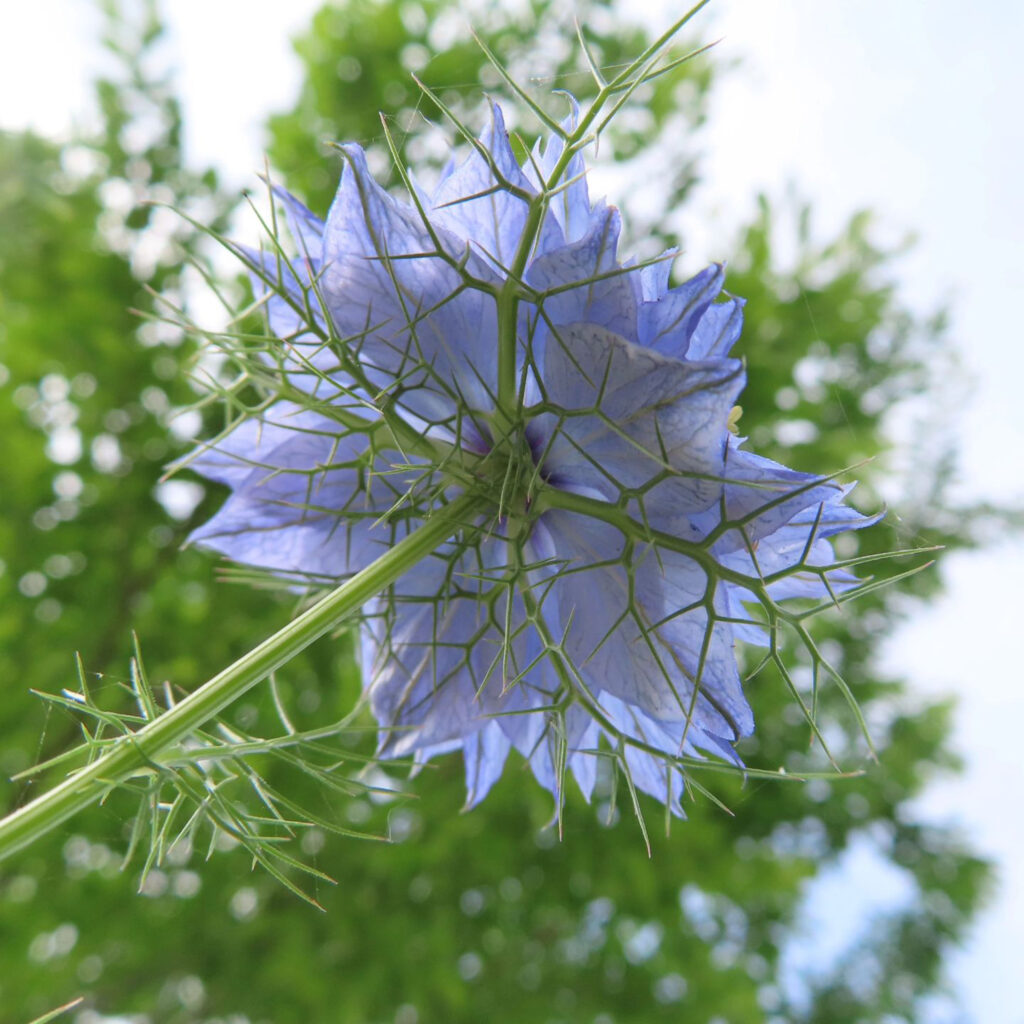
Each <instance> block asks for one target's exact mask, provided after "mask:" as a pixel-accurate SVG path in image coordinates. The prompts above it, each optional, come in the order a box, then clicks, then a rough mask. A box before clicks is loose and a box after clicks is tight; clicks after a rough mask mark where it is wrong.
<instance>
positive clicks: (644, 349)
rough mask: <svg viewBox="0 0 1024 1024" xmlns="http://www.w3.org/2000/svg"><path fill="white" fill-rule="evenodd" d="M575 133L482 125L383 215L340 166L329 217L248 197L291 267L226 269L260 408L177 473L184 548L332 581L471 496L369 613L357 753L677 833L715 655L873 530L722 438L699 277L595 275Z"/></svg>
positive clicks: (364, 183)
mask: <svg viewBox="0 0 1024 1024" xmlns="http://www.w3.org/2000/svg"><path fill="white" fill-rule="evenodd" d="M585 129H586V115H584V117H583V118H580V116H579V113H578V111H576V109H575V106H574V109H573V113H572V114H571V116H570V117H569V118H568V119H567V120H566V121H565V122H564V123H563V125H562V127H561V130H560V132H557V133H555V134H553V135H552V137H551V138H550V139H548V140H547V142H546V143H545V144H543V145H542V144H538V146H537V147H535V148H534V150H533V152H532V153H531V154H530V156H529V158H528V159H527V160H526V162H525V163H524V164H523V165H522V166H520V164H519V163H518V161H517V160H516V158H515V156H514V154H513V151H512V148H511V146H510V143H509V139H508V136H507V134H506V131H505V128H504V123H503V119H502V113H501V110H500V109H499V108H498V107H497V106H495V107H493V109H492V119H491V123H490V125H489V126H488V127H487V129H486V130H485V131H484V132H483V134H482V135H481V137H480V138H479V140H477V141H476V142H475V144H474V145H473V147H472V149H471V151H470V153H469V155H468V157H466V158H465V159H464V160H463V161H462V162H461V163H459V164H457V165H455V164H452V165H450V166H449V168H448V169H447V170H446V171H445V172H444V174H443V175H442V177H441V180H440V181H439V183H438V184H437V186H436V187H435V188H434V189H433V190H432V191H429V192H428V191H427V190H425V189H423V188H422V187H420V186H419V185H418V184H417V183H416V182H415V181H412V180H411V179H409V180H407V185H408V187H409V196H410V198H409V199H408V200H407V201H403V200H400V199H397V198H395V197H393V196H392V195H390V194H389V193H388V192H386V191H384V190H383V189H382V188H381V187H380V186H379V185H378V184H377V183H376V182H375V181H374V180H373V178H372V177H371V175H370V173H369V171H368V169H367V167H366V162H365V158H364V155H363V152H362V150H361V149H360V148H359V147H358V146H354V145H350V146H346V147H343V152H344V154H345V157H346V167H345V170H344V173H343V176H342V180H341V184H340V186H339V189H338V194H337V198H336V199H335V201H334V204H333V206H332V207H331V210H330V212H329V214H328V216H327V219H326V221H321V220H319V219H318V218H317V217H315V216H314V215H313V214H312V213H310V211H309V210H307V209H306V208H305V207H304V206H303V205H302V204H301V203H300V202H299V201H298V200H297V199H295V198H294V197H293V196H291V195H289V194H288V193H286V192H284V191H283V190H275V194H276V197H277V200H278V202H279V203H280V205H281V207H282V208H283V210H284V213H285V215H286V218H287V223H288V226H289V230H290V234H291V236H292V238H293V240H294V243H295V255H292V256H288V255H286V254H285V252H284V250H282V249H281V248H280V247H278V246H277V245H276V244H275V246H274V247H273V249H272V251H270V252H264V253H256V252H252V251H249V250H242V249H239V250H237V251H238V252H239V253H240V254H241V256H242V257H243V259H245V261H246V262H247V263H248V265H249V267H250V268H251V270H252V272H253V279H254V281H255V287H256V292H257V295H258V297H260V298H261V299H262V302H263V304H264V308H265V310H266V315H267V319H268V322H269V328H270V334H271V335H272V337H273V339H275V340H274V341H273V342H272V345H271V347H269V348H268V349H267V350H266V351H265V352H263V353H261V355H260V357H259V362H258V363H257V364H253V365H251V366H249V367H248V368H247V377H248V379H250V380H252V379H262V380H263V381H264V382H266V383H267V386H268V391H269V392H270V393H271V394H272V395H274V396H276V397H275V398H274V399H273V400H270V401H268V403H267V404H266V405H265V406H264V407H263V408H262V409H261V410H260V411H259V412H258V414H254V415H252V416H250V417H248V418H246V419H244V420H243V421H241V422H240V423H238V424H237V425H236V426H234V427H233V428H232V429H231V430H229V431H228V432H227V433H225V434H224V435H223V436H221V437H220V438H218V439H216V440H214V441H212V442H210V443H209V444H208V445H205V446H203V447H202V448H201V449H200V450H199V451H197V452H196V453H194V454H193V456H192V457H191V458H190V460H189V464H190V466H191V468H193V469H194V470H196V471H197V472H199V473H201V474H203V475H204V476H206V477H208V478H210V479H211V480H215V481H217V482H220V483H223V484H225V485H227V486H228V487H229V488H230V489H231V494H230V497H229V498H228V499H227V501H226V502H225V503H224V505H223V507H222V508H221V509H220V511H219V512H218V513H217V514H216V515H215V516H214V517H213V518H212V519H211V520H210V521H209V522H208V523H206V524H205V525H203V526H201V527H200V528H199V529H198V530H196V531H195V532H194V533H193V534H192V538H191V539H192V540H194V541H196V542H199V543H201V544H203V545H205V546H207V547H210V548H213V549H215V550H217V551H219V552H221V553H222V554H224V555H226V556H227V557H229V558H231V559H233V560H235V561H237V562H241V563H244V564H247V565H252V566H257V567H260V568H262V569H266V570H269V571H270V572H272V573H274V574H277V575H279V576H283V577H285V578H287V579H290V580H294V581H295V582H296V583H304V584H311V585H315V586H328V585H333V584H334V583H336V582H337V581H339V580H343V579H345V578H347V577H349V576H351V575H352V574H354V573H356V572H358V571H360V570H361V569H364V568H365V567H367V566H368V565H370V564H371V563H372V562H373V561H374V559H375V558H376V557H378V556H379V555H381V554H382V553H383V552H385V551H387V550H388V549H389V548H390V547H391V546H393V545H394V543H395V542H396V541H397V540H399V539H401V538H402V537H404V536H405V535H407V534H408V533H410V532H411V531H413V530H415V529H416V528H417V526H418V525H420V524H421V523H422V522H424V521H425V520H426V519H427V518H428V517H429V516H431V515H432V514H437V513H438V511H439V510H442V509H444V508H445V507H446V506H447V505H448V504H449V503H450V502H451V501H452V500H453V498H454V497H455V496H457V495H459V494H462V493H467V492H468V493H475V494H479V495H480V496H481V499H482V501H481V507H482V508H483V509H484V511H482V512H481V513H480V514H479V515H477V516H476V517H474V518H473V520H472V521H469V522H464V523H461V524H459V525H458V527H457V528H454V529H453V532H452V536H451V538H450V540H449V541H448V542H447V543H446V544H445V545H444V546H443V547H442V548H440V549H438V550H437V551H435V552H434V553H433V554H432V555H431V556H430V557H428V558H427V559H425V560H424V561H421V562H419V563H418V564H415V565H411V566H409V568H408V569H407V571H405V572H404V574H403V575H402V576H401V577H400V578H399V579H398V580H397V582H395V583H394V584H393V585H392V586H391V587H389V588H388V589H387V590H386V591H385V592H384V593H382V594H380V595H379V596H378V597H377V598H375V599H374V600H373V601H371V602H370V603H369V604H368V605H367V606H366V608H365V609H364V613H363V616H362V624H361V636H362V663H363V671H364V679H365V689H366V694H367V698H368V702H369V705H370V707H371V708H372V711H373V714H374V715H375V716H376V719H377V722H378V723H379V725H380V745H379V753H380V755H381V756H383V757H408V758H412V759H413V760H414V761H417V762H422V761H425V760H426V759H428V758H431V757H433V756H435V755H436V754H439V753H441V752H444V751H450V750H457V749H459V750H461V751H462V754H463V758H464V760H465V768H466V783H467V789H468V802H469V804H475V803H476V802H478V801H479V800H480V799H482V798H483V797H484V796H485V795H486V793H487V791H488V790H489V789H490V787H491V786H492V785H493V783H494V782H495V781H496V779H497V778H498V777H499V775H500V774H501V771H502V767H503V765H504V763H505V760H506V757H507V755H508V753H509V752H510V751H511V750H512V749H513V748H515V749H516V750H518V751H519V753H520V754H521V755H522V756H523V757H524V758H526V759H527V760H528V762H529V764H530V766H531V768H532V770H533V773H534V774H535V776H536V777H537V779H538V780H539V781H540V783H541V784H542V785H543V786H545V787H546V788H547V789H549V790H550V791H551V792H552V793H553V794H555V796H556V798H557V799H559V800H560V797H561V793H562V790H563V785H564V778H565V776H566V774H567V773H571V774H572V775H573V777H574V778H575V780H576V782H577V784H578V785H579V787H580V789H581V790H582V791H583V793H584V795H585V796H587V797H588V798H589V797H590V796H591V794H592V793H593V790H594V786H595V782H596V779H597V765H598V760H599V758H601V757H605V758H608V759H609V760H610V761H611V762H612V763H614V764H615V765H617V766H618V768H619V769H620V770H621V771H622V772H623V773H624V775H625V777H626V778H627V780H628V782H629V784H630V786H631V788H633V789H636V790H641V791H643V792H646V793H649V794H651V795H652V796H654V797H656V798H657V799H659V800H661V801H663V802H664V803H666V804H667V805H668V806H669V807H670V808H671V810H672V811H673V812H674V813H676V814H682V808H681V805H680V797H681V795H682V791H683V784H684V774H683V772H684V768H685V767H686V766H687V764H689V763H691V762H692V761H694V760H696V759H699V758H702V757H705V756H706V755H708V754H711V755H714V756H716V757H719V758H725V759H727V760H731V761H734V762H735V763H738V760H737V759H736V755H735V753H734V752H733V749H732V744H733V743H734V742H735V741H736V740H738V739H740V738H741V737H743V736H747V735H749V734H750V733H751V732H752V730H753V715H752V713H751V709H750V706H749V704H748V702H747V699H746V697H745V695H744V692H743V687H742V685H741V680H740V676H739V671H738V668H737V658H736V652H735V644H736V642H737V641H738V640H742V641H744V642H747V643H752V644H768V643H770V642H771V632H772V630H773V629H774V626H775V624H776V615H777V612H778V609H779V607H780V606H779V602H784V601H786V600H788V599H791V598H804V599H809V600H811V601H815V602H823V601H827V600H830V599H834V598H835V596H836V595H837V594H840V593H842V592H843V591H847V590H849V589H850V588H851V587H853V586H855V584H856V580H855V579H854V577H853V576H851V575H850V574H849V573H848V572H846V571H845V570H844V569H842V568H838V567H835V566H834V565H833V562H834V559H833V554H832V550H831V544H830V541H829V538H830V537H831V536H833V535H834V534H837V533H839V532H841V531H845V530H850V529H857V528H860V527H863V526H865V525H867V524H869V523H870V522H873V521H874V520H873V519H869V518H866V517H863V516H861V515H860V514H858V513H857V512H855V511H854V510H852V509H851V508H849V507H848V506H846V505H845V504H844V503H843V502H844V498H845V497H846V494H847V493H848V488H844V487H841V486H840V485H838V484H836V483H835V482H834V481H832V480H830V479H826V478H821V477H815V476H810V475H807V474H803V473H797V472H794V471H792V470H789V469H786V468H785V467H783V466H780V465H778V464H776V463H774V462H771V461H770V460H767V459H763V458H760V457H758V456H757V455H755V454H753V453H751V452H749V451H747V450H746V448H745V447H744V439H743V438H741V437H738V436H736V435H735V434H734V433H732V432H731V430H730V426H731V425H732V423H733V417H734V408H735V405H736V401H737V398H738V396H739V394H740V392H741V390H742V387H743V383H744V372H743V367H742V364H741V363H740V362H739V361H738V360H737V359H734V358H731V357H730V356H729V351H730V349H731V347H732V346H733V344H734V343H735V341H736V340H737V338H738V337H739V334H740V329H741V325H742V317H743V303H742V301H741V300H740V299H737V298H734V297H729V296H725V295H724V294H723V292H722V288H723V284H724V269H723V268H722V267H721V266H717V265H715V266H711V267H709V268H708V269H706V270H704V271H702V272H701V273H700V274H698V275H697V276H696V277H694V278H692V279H691V280H689V281H687V282H686V283H684V284H682V285H680V286H678V287H671V286H670V283H669V274H670V266H671V260H672V257H673V256H674V253H671V252H670V253H666V254H663V256H662V257H661V258H659V259H657V260H654V261H651V262H649V263H644V264H630V263H625V264H624V263H622V262H620V261H619V260H618V257H617V253H616V250H617V243H618V235H619V230H620V223H619V215H618V212H617V211H616V210H615V208H614V207H610V206H607V205H606V204H605V203H604V202H597V203H591V201H590V198H589V195H588V190H587V182H586V175H585V168H584V165H583V161H582V156H581V152H580V151H581V150H582V148H583V146H584V145H585V143H586V141H587V136H586V131H585Z"/></svg>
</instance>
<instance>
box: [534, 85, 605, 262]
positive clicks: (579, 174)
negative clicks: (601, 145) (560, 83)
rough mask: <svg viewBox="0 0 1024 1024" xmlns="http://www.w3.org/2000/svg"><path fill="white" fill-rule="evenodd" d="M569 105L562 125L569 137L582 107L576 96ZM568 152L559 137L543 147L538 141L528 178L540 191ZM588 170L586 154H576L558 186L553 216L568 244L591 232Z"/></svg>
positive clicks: (552, 209) (552, 205)
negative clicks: (559, 186) (569, 107)
mask: <svg viewBox="0 0 1024 1024" xmlns="http://www.w3.org/2000/svg"><path fill="white" fill-rule="evenodd" d="M569 103H570V105H571V108H572V109H571V111H570V113H569V116H568V117H567V118H565V120H564V121H563V122H562V130H563V131H564V132H566V134H569V133H571V132H572V131H574V130H575V128H576V125H577V123H578V122H579V113H580V108H579V104H578V103H577V102H576V100H575V99H574V98H573V97H572V96H570V97H569ZM564 152H565V142H564V141H563V140H562V138H561V137H560V136H558V135H552V136H550V137H549V138H548V140H547V142H546V143H545V144H544V146H543V147H542V146H541V144H540V141H539V140H538V142H537V145H536V147H535V148H534V153H533V160H532V161H530V162H528V163H527V166H526V174H527V177H528V178H529V179H530V181H531V183H532V184H533V185H534V186H535V187H536V188H538V189H539V188H540V187H541V186H542V184H546V183H547V182H548V180H549V179H550V178H551V175H552V174H553V173H554V171H555V167H556V166H557V164H558V161H559V160H560V159H561V157H562V154H563V153H564ZM538 171H539V172H540V175H539V176H538ZM586 171H587V168H586V165H585V164H584V162H583V156H582V154H581V153H574V154H573V156H572V157H571V158H570V160H569V163H568V165H567V166H566V169H565V172H564V173H563V174H562V176H561V178H560V179H559V182H557V183H556V184H560V185H561V186H562V187H561V189H560V190H559V191H558V192H557V193H556V194H555V196H554V198H553V199H552V201H551V206H550V215H551V216H553V217H554V218H555V220H556V222H557V223H558V226H559V228H560V229H561V233H562V237H563V239H564V240H565V241H566V242H574V241H576V240H577V239H578V238H582V237H583V235H585V234H586V233H587V231H588V230H589V229H590V197H589V195H588V191H587V177H586ZM541 179H543V181H542V180H541ZM540 251H541V252H543V251H544V247H541V249H540Z"/></svg>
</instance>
